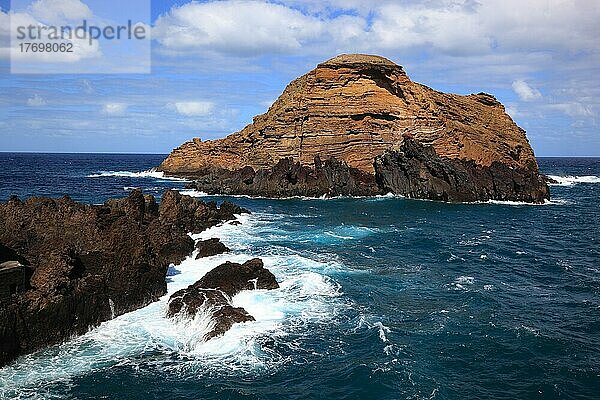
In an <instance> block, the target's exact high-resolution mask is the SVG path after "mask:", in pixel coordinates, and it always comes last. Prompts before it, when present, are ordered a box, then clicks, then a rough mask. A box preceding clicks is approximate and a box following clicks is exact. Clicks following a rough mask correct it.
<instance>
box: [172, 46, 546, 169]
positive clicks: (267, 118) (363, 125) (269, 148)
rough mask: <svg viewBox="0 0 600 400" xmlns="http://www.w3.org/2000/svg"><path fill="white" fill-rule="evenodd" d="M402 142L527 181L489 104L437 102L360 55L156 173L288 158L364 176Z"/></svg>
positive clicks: (518, 151) (523, 158)
mask: <svg viewBox="0 0 600 400" xmlns="http://www.w3.org/2000/svg"><path fill="white" fill-rule="evenodd" d="M407 133H408V134H410V135H411V136H412V137H414V138H415V139H416V140H418V141H419V142H421V143H423V144H426V145H432V146H433V147H434V149H435V151H436V152H437V154H438V155H440V156H443V157H448V158H453V159H454V158H459V159H464V160H473V161H474V162H475V163H476V164H477V165H481V166H489V165H491V164H492V163H493V162H494V161H498V162H501V163H504V164H506V165H509V166H513V167H523V168H528V169H531V170H535V172H537V163H536V161H535V158H534V155H533V151H532V149H531V147H530V145H529V143H528V141H527V138H526V136H525V132H524V131H523V130H522V129H521V128H519V127H518V126H517V125H516V124H515V123H514V122H513V121H512V119H511V118H510V117H509V116H508V115H507V114H506V113H505V110H504V107H503V106H502V105H501V104H500V103H499V102H498V101H496V99H495V98H494V97H493V96H491V95H488V94H484V93H480V94H473V95H469V96H460V95H455V94H445V93H441V92H438V91H435V90H433V89H430V88H428V87H426V86H424V85H421V84H418V83H415V82H413V81H411V80H410V79H409V78H408V76H407V75H406V73H405V72H404V70H403V69H402V67H401V66H399V65H396V64H394V63H393V62H391V61H389V60H387V59H385V58H383V57H378V56H367V55H341V56H338V57H335V58H333V59H331V60H329V61H327V62H324V63H322V64H319V65H318V66H317V68H316V69H314V70H312V71H310V72H309V73H307V74H306V75H304V76H301V77H300V78H298V79H296V80H294V81H293V82H292V83H290V84H289V85H288V87H287V88H286V89H285V91H284V92H283V94H282V95H281V96H280V97H279V98H278V99H277V101H275V103H274V104H273V105H272V106H271V108H270V109H269V110H268V112H267V113H265V114H263V115H259V116H257V117H255V118H254V122H253V123H252V124H250V125H248V126H246V127H245V128H244V129H243V130H242V131H240V132H238V133H234V134H232V135H230V136H228V137H226V138H224V139H220V140H214V141H207V142H202V141H201V140H200V139H194V140H192V141H190V142H187V143H184V144H183V145H182V146H180V147H179V148H177V149H175V150H174V151H173V152H172V153H171V154H170V155H169V157H168V158H167V159H166V160H164V162H163V163H162V164H161V165H160V170H162V171H165V172H167V173H170V174H184V175H185V174H189V175H196V174H198V173H199V172H201V171H203V170H205V169H207V168H212V167H220V168H224V169H229V170H236V169H241V168H243V167H245V166H250V167H252V168H253V169H255V170H258V169H262V168H270V167H272V166H273V165H275V164H276V163H277V162H278V161H279V160H280V159H282V158H288V157H289V158H292V159H293V160H294V161H300V162H301V163H302V164H308V165H311V164H312V163H313V160H314V158H315V156H317V155H320V156H321V158H323V159H327V158H329V157H334V158H337V159H339V160H341V161H344V162H346V163H347V164H348V165H349V166H350V167H355V168H358V169H360V170H362V171H365V172H369V173H373V172H374V167H373V162H374V159H375V157H377V156H379V155H381V154H382V153H383V152H384V151H385V150H387V149H388V148H390V147H391V146H392V145H394V144H397V143H399V142H400V141H401V140H402V136H403V134H407Z"/></svg>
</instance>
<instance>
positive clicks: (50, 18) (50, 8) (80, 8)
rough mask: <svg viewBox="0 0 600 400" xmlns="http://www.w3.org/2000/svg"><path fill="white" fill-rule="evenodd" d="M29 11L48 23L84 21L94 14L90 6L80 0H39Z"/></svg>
mask: <svg viewBox="0 0 600 400" xmlns="http://www.w3.org/2000/svg"><path fill="white" fill-rule="evenodd" d="M29 12H30V14H31V15H32V16H33V17H34V18H36V19H37V20H39V21H42V22H44V23H46V24H61V23H66V22H69V21H77V22H82V21H83V20H84V19H90V18H92V16H93V13H92V11H91V10H90V8H89V7H88V6H87V5H86V4H84V3H82V2H81V1H80V0H37V1H36V2H34V3H33V4H31V6H30V7H29Z"/></svg>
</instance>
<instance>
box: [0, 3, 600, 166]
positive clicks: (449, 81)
mask: <svg viewBox="0 0 600 400" xmlns="http://www.w3.org/2000/svg"><path fill="white" fill-rule="evenodd" d="M30 1H34V0H30ZM90 1H91V0H90ZM104 1H105V2H106V1H107V0H104ZM136 1H138V2H139V1H140V0H136ZM35 2H37V3H42V4H41V6H46V5H47V4H48V3H51V5H52V7H51V10H53V16H54V17H57V18H58V17H61V18H63V17H65V16H66V15H68V14H69V13H70V14H73V13H74V14H75V15H73V17H77V16H78V15H77V12H76V11H78V10H84V11H85V13H87V14H89V13H91V14H94V12H95V10H94V8H93V7H91V6H90V7H87V5H86V4H83V3H89V1H87V2H86V1H85V0H84V1H83V3H82V1H80V0H35ZM120 3H123V2H122V1H121V2H117V4H120ZM125 3H127V2H125ZM146 4H147V5H151V9H150V10H151V13H150V21H148V23H149V25H150V29H151V32H152V41H151V73H150V74H144V73H111V74H104V73H95V74H79V73H69V72H68V71H70V69H69V68H70V67H72V66H73V65H74V64H73V65H70V66H69V65H68V63H66V62H65V63H64V68H65V69H64V71H65V73H61V74H11V73H10V59H9V51H8V48H9V47H10V28H9V25H10V24H9V12H10V11H9V1H8V0H0V8H1V11H0V151H39V152H121V153H168V152H169V151H170V150H171V149H173V148H174V147H177V146H178V145H180V144H181V143H183V142H185V141H187V140H189V139H191V138H193V137H200V138H202V139H203V140H205V139H215V138H220V137H224V136H226V135H228V134H230V133H233V132H235V131H238V130H240V129H242V128H243V127H244V126H245V125H246V124H248V123H250V122H252V117H253V116H255V115H257V114H260V113H264V112H265V111H266V110H267V109H268V107H269V105H270V104H271V103H272V102H273V101H274V100H275V99H276V98H277V97H278V96H279V95H280V94H281V92H282V91H283V89H284V88H285V86H286V85H287V84H288V83H289V82H290V81H291V80H293V79H294V78H296V77H298V76H300V75H303V74H304V73H306V72H308V71H310V70H311V69H313V68H314V67H315V66H316V65H317V64H318V63H320V62H322V61H325V60H327V59H329V58H332V57H334V56H335V55H337V54H341V53H367V54H378V55H382V56H385V57H387V58H389V59H391V60H392V61H394V62H396V63H397V64H400V65H402V66H403V67H404V69H405V71H406V72H407V74H408V75H409V77H410V78H411V79H412V80H414V81H416V82H419V83H422V84H425V85H427V86H430V87H432V88H434V89H436V90H441V91H445V92H452V93H458V94H469V93H478V92H487V93H491V94H493V95H494V96H496V98H498V100H500V101H501V102H502V103H503V104H504V105H505V106H506V110H507V112H508V113H509V114H510V115H511V117H512V118H513V119H514V120H515V121H516V122H517V123H518V124H519V126H521V127H522V128H523V129H525V130H526V131H527V136H528V138H529V140H530V142H531V144H532V146H533V148H534V151H535V153H536V155H537V156H600V127H599V113H600V78H599V76H600V40H599V39H600V24H598V21H600V2H599V1H595V0H528V1H522V0H503V1H501V0H498V1H493V0H487V1H486V0H479V1H475V0H430V1H419V2H417V1H402V0H396V1H387V0H377V1H376V0H363V1H360V0H278V1H266V0H222V1H191V2H190V1H185V0H177V1H174V0H156V1H152V2H151V4H150V2H146ZM38 6H40V4H38ZM86 8H87V10H86ZM107 9H108V11H106V10H104V13H106V12H108V13H111V12H112V13H114V14H115V15H113V17H115V18H116V17H117V15H118V16H119V17H123V16H124V13H127V10H125V9H124V8H123V7H118V6H115V7H112V8H111V7H107ZM32 10H34V11H35V9H32ZM34 11H32V13H33V12H34ZM81 12H83V11H81ZM85 13H84V14H85ZM94 16H96V15H94ZM27 17H36V15H32V16H27ZM102 17H103V18H110V17H111V16H110V15H108V16H107V15H106V14H103V15H102ZM100 50H102V49H99V51H97V52H94V53H90V54H89V55H86V57H87V58H85V57H84V59H82V60H73V63H76V62H81V63H88V64H89V63H93V64H95V65H104V64H102V62H103V61H106V60H102V57H109V56H111V55H110V54H109V53H107V52H102V51H100ZM111 57H112V58H111V60H110V61H112V62H113V63H115V59H117V60H118V61H117V63H118V64H120V65H131V64H133V65H135V60H133V61H132V59H131V58H127V57H125V56H123V59H121V58H120V57H121V56H118V57H115V56H114V55H112V56H111ZM140 62H141V61H140Z"/></svg>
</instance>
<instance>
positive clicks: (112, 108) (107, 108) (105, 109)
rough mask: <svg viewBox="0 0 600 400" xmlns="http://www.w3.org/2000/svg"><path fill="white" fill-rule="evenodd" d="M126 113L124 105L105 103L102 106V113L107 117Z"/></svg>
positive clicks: (125, 105)
mask: <svg viewBox="0 0 600 400" xmlns="http://www.w3.org/2000/svg"><path fill="white" fill-rule="evenodd" d="M125 111H127V104H125V103H106V104H104V106H102V113H103V114H108V115H123V114H124V113H125Z"/></svg>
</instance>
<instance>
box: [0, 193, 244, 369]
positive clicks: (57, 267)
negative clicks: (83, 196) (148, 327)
mask: <svg viewBox="0 0 600 400" xmlns="http://www.w3.org/2000/svg"><path fill="white" fill-rule="evenodd" d="M241 211H243V210H242V209H240V208H239V207H237V206H234V205H233V204H231V203H224V204H223V205H222V206H221V207H220V208H218V207H217V205H216V204H215V203H204V202H202V201H199V200H197V199H194V198H191V197H188V196H182V195H181V194H179V193H178V192H174V191H167V192H165V194H164V195H163V197H162V201H161V203H160V205H158V204H157V203H156V202H155V200H154V198H153V197H152V196H144V195H142V193H141V192H140V191H139V190H136V191H133V192H132V193H131V194H130V195H129V196H128V197H127V198H124V199H113V200H108V201H107V202H106V203H104V204H103V205H83V204H79V203H76V202H75V201H73V200H71V199H70V198H68V197H64V198H61V199H49V198H31V199H29V200H27V201H24V202H23V201H21V200H19V199H18V198H16V197H13V198H11V199H10V200H9V201H8V202H7V203H4V204H0V263H2V267H1V268H0V366H1V365H3V364H5V363H6V362H8V361H10V360H12V359H13V358H15V357H16V356H18V355H19V354H23V353H28V352H31V351H34V350H36V349H39V348H42V347H44V346H47V345H50V344H54V343H58V342H60V341H62V340H65V339H67V338H69V337H71V336H73V335H77V334H82V333H85V332H86V331H87V330H88V329H89V328H90V327H93V326H96V325H98V324H99V323H101V322H102V321H106V320H108V319H110V318H114V317H115V316H117V315H120V314H123V313H126V312H129V311H132V310H135V309H137V308H140V307H143V306H145V305H146V304H148V303H150V302H152V301H155V300H157V299H158V298H159V297H160V296H162V295H163V294H165V292H166V288H167V286H166V281H165V275H166V272H167V268H168V266H169V264H170V263H179V262H180V261H182V260H183V259H184V258H185V257H186V256H188V255H189V254H190V253H191V252H192V251H193V249H194V242H193V240H192V239H191V238H190V237H189V236H188V235H187V233H188V232H189V231H193V232H199V231H201V230H203V229H205V228H207V227H209V226H213V225H215V224H217V223H219V222H221V221H223V220H230V219H234V218H235V217H234V215H233V214H234V213H238V212H241ZM23 265H26V266H27V267H24V266H23Z"/></svg>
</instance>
